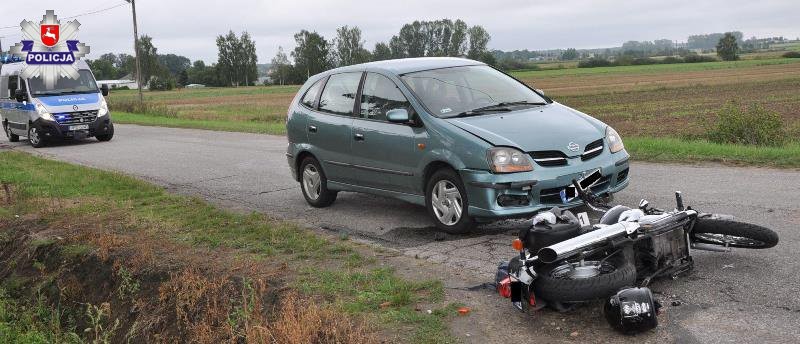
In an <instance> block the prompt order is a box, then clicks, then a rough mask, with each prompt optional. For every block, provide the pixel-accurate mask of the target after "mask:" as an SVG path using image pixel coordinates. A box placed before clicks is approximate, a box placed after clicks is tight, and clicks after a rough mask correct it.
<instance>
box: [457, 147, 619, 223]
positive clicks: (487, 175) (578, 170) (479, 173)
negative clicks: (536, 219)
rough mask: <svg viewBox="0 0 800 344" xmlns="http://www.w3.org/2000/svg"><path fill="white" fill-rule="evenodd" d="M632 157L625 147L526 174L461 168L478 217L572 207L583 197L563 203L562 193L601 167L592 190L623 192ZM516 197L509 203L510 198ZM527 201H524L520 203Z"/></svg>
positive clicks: (474, 212) (471, 213) (511, 215)
mask: <svg viewBox="0 0 800 344" xmlns="http://www.w3.org/2000/svg"><path fill="white" fill-rule="evenodd" d="M628 158H629V156H628V153H627V152H626V151H625V150H622V151H620V152H617V153H614V154H603V155H602V156H600V157H597V158H595V159H592V160H590V161H587V162H582V163H578V164H575V165H570V166H563V167H540V166H538V165H537V166H534V170H533V171H531V172H524V173H509V174H493V173H491V172H488V171H483V170H472V169H464V170H461V171H460V174H461V178H462V180H463V181H464V187H465V188H466V189H467V196H468V197H469V203H470V206H469V214H470V215H471V216H475V217H484V218H498V217H501V218H502V217H523V216H528V215H530V214H533V213H535V212H537V211H539V210H542V209H549V208H552V207H555V206H558V207H562V208H570V207H575V206H578V205H581V204H582V202H581V201H580V200H577V199H576V200H573V201H571V202H568V203H563V202H562V200H561V196H560V195H559V192H560V191H561V190H563V189H564V188H566V187H567V186H569V185H571V183H572V179H580V178H582V177H583V176H584V174H583V173H586V174H587V175H588V173H591V172H592V171H594V170H596V169H598V168H599V169H600V172H601V173H602V175H603V179H601V180H600V181H599V182H598V183H596V184H595V186H593V187H592V191H593V192H594V193H595V194H598V195H610V194H613V193H616V192H619V191H621V190H622V189H624V188H625V187H627V186H628V182H629V178H630V177H629V173H628V172H629V165H630V163H629V160H628ZM509 199H511V200H515V201H513V202H509V201H508V200H509ZM520 200H524V202H519V201H520Z"/></svg>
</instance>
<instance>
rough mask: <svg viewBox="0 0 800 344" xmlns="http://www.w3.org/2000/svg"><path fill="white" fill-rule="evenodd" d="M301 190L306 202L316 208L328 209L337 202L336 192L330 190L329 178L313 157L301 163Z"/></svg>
mask: <svg viewBox="0 0 800 344" xmlns="http://www.w3.org/2000/svg"><path fill="white" fill-rule="evenodd" d="M300 189H302V190H303V197H305V199H306V202H308V204H309V205H311V206H312V207H315V208H324V207H327V206H329V205H331V204H333V202H334V201H335V200H336V192H335V191H331V190H328V178H326V177H325V172H323V171H322V166H320V164H319V161H317V159H315V158H313V157H307V158H305V159H303V162H301V163H300Z"/></svg>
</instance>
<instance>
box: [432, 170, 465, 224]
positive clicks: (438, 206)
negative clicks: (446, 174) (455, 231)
mask: <svg viewBox="0 0 800 344" xmlns="http://www.w3.org/2000/svg"><path fill="white" fill-rule="evenodd" d="M431 206H432V207H433V213H434V214H435V215H436V219H437V220H439V222H441V223H443V224H445V225H447V226H452V225H454V224H456V223H458V221H459V220H461V215H462V214H463V211H464V203H463V201H462V199H461V192H460V191H458V187H456V185H455V184H453V183H452V182H451V181H449V180H440V181H439V182H438V183H436V185H435V186H434V187H433V190H432V191H431Z"/></svg>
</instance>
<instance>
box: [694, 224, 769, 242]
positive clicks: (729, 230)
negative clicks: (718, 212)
mask: <svg viewBox="0 0 800 344" xmlns="http://www.w3.org/2000/svg"><path fill="white" fill-rule="evenodd" d="M723 235H726V236H729V237H723ZM733 237H735V238H733ZM691 239H692V241H694V242H701V243H706V244H712V245H721V246H724V245H725V242H728V245H727V246H729V247H739V248H752V249H764V248H770V247H774V246H775V245H777V244H778V233H775V232H774V231H773V230H771V229H769V228H764V227H761V226H758V225H754V224H750V223H744V222H737V221H730V220H721V219H698V220H697V223H696V224H695V225H694V228H692V233H691Z"/></svg>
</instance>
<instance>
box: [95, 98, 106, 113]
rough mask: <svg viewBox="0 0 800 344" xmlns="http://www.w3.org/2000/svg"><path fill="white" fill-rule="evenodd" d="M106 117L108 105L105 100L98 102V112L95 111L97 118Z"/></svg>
mask: <svg viewBox="0 0 800 344" xmlns="http://www.w3.org/2000/svg"><path fill="white" fill-rule="evenodd" d="M105 115H108V103H106V100H105V99H101V100H100V110H97V117H103V116H105Z"/></svg>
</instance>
